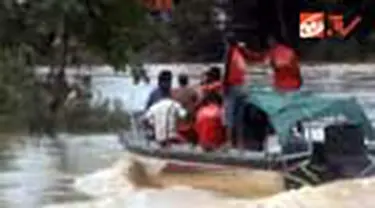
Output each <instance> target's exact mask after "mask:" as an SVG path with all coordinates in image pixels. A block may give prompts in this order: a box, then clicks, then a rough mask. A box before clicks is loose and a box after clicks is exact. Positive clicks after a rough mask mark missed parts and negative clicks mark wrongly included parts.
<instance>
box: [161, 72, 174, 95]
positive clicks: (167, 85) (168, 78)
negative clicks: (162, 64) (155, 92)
mask: <svg viewBox="0 0 375 208" xmlns="http://www.w3.org/2000/svg"><path fill="white" fill-rule="evenodd" d="M172 78H173V77H172V72H171V71H169V70H163V71H161V72H160V74H159V76H158V86H159V88H160V89H161V90H163V91H165V92H168V91H169V90H170V89H171V87H172Z"/></svg>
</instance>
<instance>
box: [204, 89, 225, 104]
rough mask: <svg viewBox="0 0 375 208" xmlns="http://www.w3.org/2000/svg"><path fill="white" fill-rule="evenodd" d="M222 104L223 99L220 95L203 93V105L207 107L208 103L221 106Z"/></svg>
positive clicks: (210, 92) (211, 92) (212, 92)
mask: <svg viewBox="0 0 375 208" xmlns="http://www.w3.org/2000/svg"><path fill="white" fill-rule="evenodd" d="M222 102H223V99H222V97H221V95H220V94H219V93H218V92H215V91H209V92H207V93H205V96H204V98H203V101H202V103H203V105H207V104H209V103H215V104H219V105H221V104H222Z"/></svg>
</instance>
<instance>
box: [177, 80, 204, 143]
mask: <svg viewBox="0 0 375 208" xmlns="http://www.w3.org/2000/svg"><path fill="white" fill-rule="evenodd" d="M178 84H179V87H178V88H177V89H175V90H173V98H174V99H175V100H176V101H177V102H179V103H180V104H181V105H182V107H183V108H185V109H186V110H187V118H186V119H184V120H181V121H180V122H179V124H178V131H179V132H180V134H181V136H183V137H184V138H185V139H186V140H187V141H190V142H193V143H195V140H196V139H195V138H196V135H195V131H194V129H193V121H194V117H195V116H194V115H195V110H196V106H197V102H198V93H197V91H196V90H195V89H193V88H192V87H190V86H189V77H188V75H187V74H180V75H179V76H178Z"/></svg>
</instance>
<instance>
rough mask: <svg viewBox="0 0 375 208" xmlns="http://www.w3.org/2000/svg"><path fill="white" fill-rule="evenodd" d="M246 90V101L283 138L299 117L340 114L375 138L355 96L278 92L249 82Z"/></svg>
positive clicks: (309, 117)
mask: <svg viewBox="0 0 375 208" xmlns="http://www.w3.org/2000/svg"><path fill="white" fill-rule="evenodd" d="M248 90H249V91H248V97H247V102H250V103H252V104H254V105H256V106H257V107H259V108H260V109H262V110H263V111H264V112H265V113H267V115H268V116H269V119H270V121H271V123H272V125H273V127H274V129H275V131H276V133H277V134H278V136H279V137H280V139H282V140H284V141H285V139H287V138H288V137H289V136H290V130H291V128H293V127H294V126H295V125H296V123H297V122H298V121H304V120H312V119H318V118H322V117H328V116H340V115H343V116H345V118H346V119H347V120H349V121H350V122H351V123H353V124H358V125H361V126H362V127H363V130H364V133H365V135H366V137H367V138H368V139H369V140H372V139H374V132H373V129H372V126H371V122H370V121H369V119H368V118H367V116H366V114H365V113H364V111H363V109H362V107H361V106H360V105H359V104H358V103H357V102H356V100H355V99H354V98H350V99H336V98H332V99H330V98H326V97H322V96H319V95H318V94H314V93H312V92H306V91H297V92H289V93H279V92H276V91H274V90H272V88H270V87H262V86H250V87H249V88H248Z"/></svg>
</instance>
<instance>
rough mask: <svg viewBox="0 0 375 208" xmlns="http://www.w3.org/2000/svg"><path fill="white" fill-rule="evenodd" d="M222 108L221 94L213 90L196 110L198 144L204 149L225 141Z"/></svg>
mask: <svg viewBox="0 0 375 208" xmlns="http://www.w3.org/2000/svg"><path fill="white" fill-rule="evenodd" d="M222 110H223V109H222V98H221V95H220V94H219V93H217V92H215V91H211V92H208V93H207V94H206V96H205V97H204V99H203V101H202V105H201V107H200V108H199V109H198V111H197V116H196V121H195V130H196V132H197V135H198V144H199V145H200V146H201V147H202V148H203V149H205V150H208V151H209V150H215V149H218V148H220V147H221V146H222V145H223V144H224V143H225V141H226V139H225V129H224V125H223V121H222Z"/></svg>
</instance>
